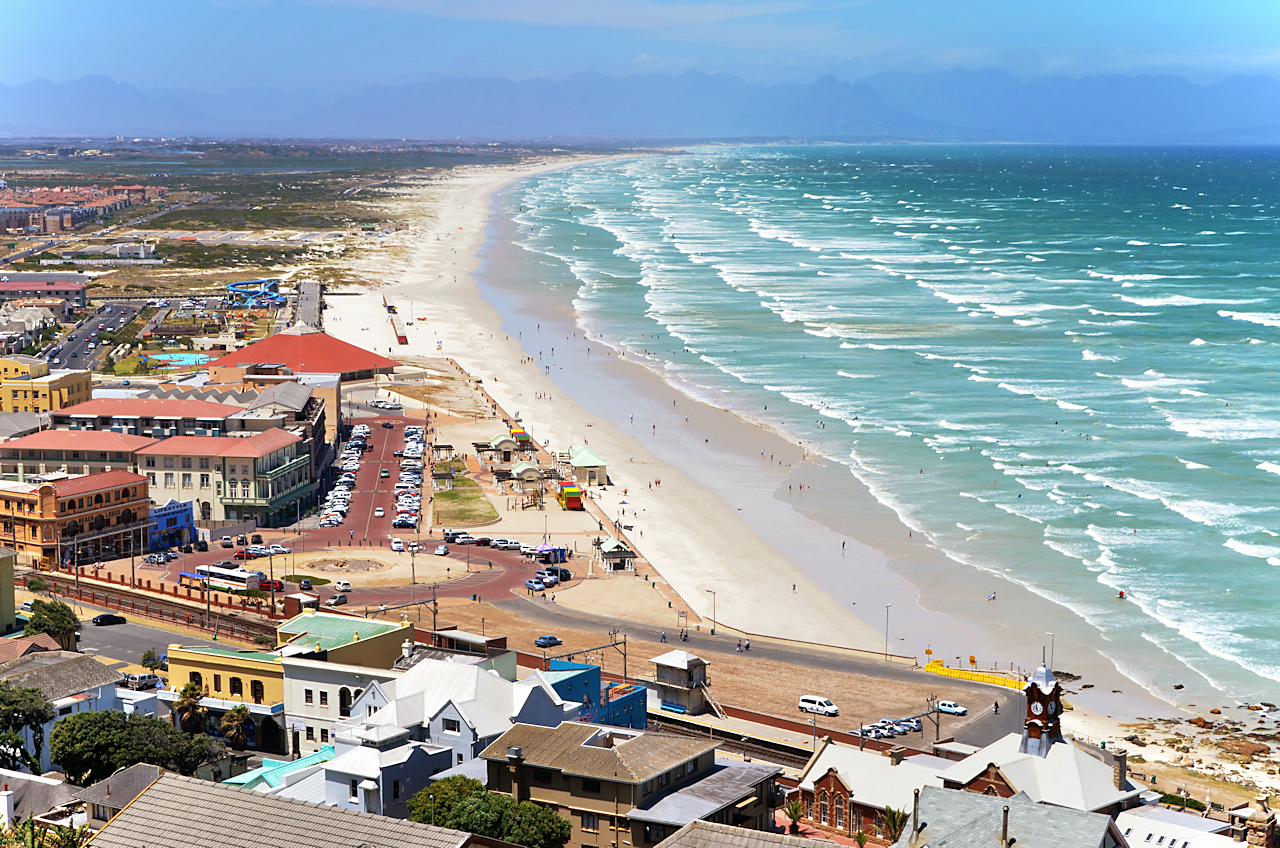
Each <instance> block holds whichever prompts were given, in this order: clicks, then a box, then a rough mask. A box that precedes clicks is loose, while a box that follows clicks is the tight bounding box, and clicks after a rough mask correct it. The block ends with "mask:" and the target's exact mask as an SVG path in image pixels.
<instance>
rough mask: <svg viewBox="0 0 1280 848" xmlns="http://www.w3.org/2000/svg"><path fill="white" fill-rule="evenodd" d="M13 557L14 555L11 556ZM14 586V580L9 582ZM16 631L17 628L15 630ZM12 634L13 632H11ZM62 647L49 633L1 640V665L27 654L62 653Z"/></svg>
mask: <svg viewBox="0 0 1280 848" xmlns="http://www.w3.org/2000/svg"><path fill="white" fill-rule="evenodd" d="M10 556H12V553H11V554H10ZM9 582H10V585H12V582H13V581H12V580H10V581H9ZM13 629H16V628H13ZM10 632H12V630H11V631H10ZM60 650H62V646H61V645H59V644H58V641H57V640H56V639H54V638H53V637H52V636H50V635H49V634H47V633H37V634H36V635H34V636H21V637H18V638H16V639H4V640H0V663H7V662H9V661H10V660H16V659H18V658H19V657H25V656H26V655H27V654H39V653H42V652H44V651H60Z"/></svg>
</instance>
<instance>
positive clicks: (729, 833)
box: [658, 821, 814, 848]
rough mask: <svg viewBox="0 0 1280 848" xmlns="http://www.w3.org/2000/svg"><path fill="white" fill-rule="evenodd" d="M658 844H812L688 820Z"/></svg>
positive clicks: (720, 847)
mask: <svg viewBox="0 0 1280 848" xmlns="http://www.w3.org/2000/svg"><path fill="white" fill-rule="evenodd" d="M658 848H814V847H813V840H811V839H808V838H805V837H801V836H787V835H785V834H782V833H772V832H770V831H766V830H743V829H742V828H740V827H733V826H732V825H727V824H716V823H714V822H707V821H692V822H689V823H688V824H687V825H685V826H684V827H682V828H680V829H679V830H677V831H676V832H675V833H673V834H671V835H670V836H668V837H667V838H666V839H664V840H662V842H660V843H658Z"/></svg>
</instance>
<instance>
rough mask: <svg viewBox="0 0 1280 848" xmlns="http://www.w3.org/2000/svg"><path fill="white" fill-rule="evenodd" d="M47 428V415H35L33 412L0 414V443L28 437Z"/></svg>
mask: <svg viewBox="0 0 1280 848" xmlns="http://www.w3.org/2000/svg"><path fill="white" fill-rule="evenodd" d="M48 426H49V416H48V415H37V414H36V413H34V412H0V442H7V441H10V440H12V439H17V438H21V437H22V436H29V435H31V434H32V433H38V432H40V431H41V430H43V429H45V428H46V427H48Z"/></svg>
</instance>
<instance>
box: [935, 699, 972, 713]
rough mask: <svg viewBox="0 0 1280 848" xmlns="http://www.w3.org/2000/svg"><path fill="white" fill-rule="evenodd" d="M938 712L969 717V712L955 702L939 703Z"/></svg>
mask: <svg viewBox="0 0 1280 848" xmlns="http://www.w3.org/2000/svg"><path fill="white" fill-rule="evenodd" d="M938 712H940V713H946V714H947V715H968V714H969V711H968V710H967V709H965V708H964V707H962V706H960V705H959V704H957V703H956V702H955V701H939V702H938Z"/></svg>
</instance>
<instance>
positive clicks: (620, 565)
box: [600, 539, 636, 571]
mask: <svg viewBox="0 0 1280 848" xmlns="http://www.w3.org/2000/svg"><path fill="white" fill-rule="evenodd" d="M600 559H601V561H602V562H604V564H605V567H607V568H608V569H609V570H610V571H635V570H636V554H635V551H633V550H631V548H628V547H627V544H626V542H623V541H621V540H619V539H605V540H604V543H603V544H601V545H600Z"/></svg>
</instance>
